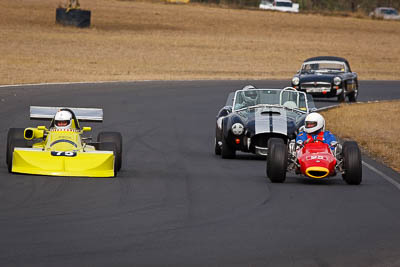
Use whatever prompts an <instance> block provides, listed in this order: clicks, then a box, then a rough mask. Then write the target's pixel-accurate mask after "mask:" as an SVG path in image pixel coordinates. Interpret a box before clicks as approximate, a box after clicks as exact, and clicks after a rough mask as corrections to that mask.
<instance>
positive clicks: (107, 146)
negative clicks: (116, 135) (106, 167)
mask: <svg viewBox="0 0 400 267" xmlns="http://www.w3.org/2000/svg"><path fill="white" fill-rule="evenodd" d="M97 147H98V150H102V151H113V152H114V158H115V160H114V177H115V176H117V172H118V170H117V165H118V164H121V163H120V162H118V157H117V155H118V149H117V146H116V145H115V143H114V142H104V143H99V144H98V146H97Z"/></svg>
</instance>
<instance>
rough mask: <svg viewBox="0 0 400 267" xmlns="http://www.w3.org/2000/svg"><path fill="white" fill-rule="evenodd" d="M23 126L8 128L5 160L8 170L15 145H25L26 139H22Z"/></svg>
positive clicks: (10, 166)
mask: <svg viewBox="0 0 400 267" xmlns="http://www.w3.org/2000/svg"><path fill="white" fill-rule="evenodd" d="M24 130H25V128H10V129H9V130H8V134H7V150H6V151H7V154H6V162H7V169H8V172H11V170H12V160H13V153H14V148H16V147H27V146H28V144H27V141H26V140H25V139H24Z"/></svg>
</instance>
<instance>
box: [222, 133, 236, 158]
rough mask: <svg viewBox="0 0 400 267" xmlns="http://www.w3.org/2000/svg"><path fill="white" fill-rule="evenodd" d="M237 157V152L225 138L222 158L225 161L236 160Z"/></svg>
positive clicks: (223, 138)
mask: <svg viewBox="0 0 400 267" xmlns="http://www.w3.org/2000/svg"><path fill="white" fill-rule="evenodd" d="M235 156H236V150H235V149H234V148H233V147H231V146H230V145H229V144H228V143H227V142H226V139H225V137H222V147H221V157H222V158H223V159H234V158H235Z"/></svg>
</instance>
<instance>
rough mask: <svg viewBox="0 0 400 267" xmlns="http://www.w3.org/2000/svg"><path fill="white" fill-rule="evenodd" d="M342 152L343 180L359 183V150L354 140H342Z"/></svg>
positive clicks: (360, 173)
mask: <svg viewBox="0 0 400 267" xmlns="http://www.w3.org/2000/svg"><path fill="white" fill-rule="evenodd" d="M342 153H343V167H344V173H343V174H342V177H343V180H344V181H345V182H346V183H347V184H351V185H359V184H360V183H361V181H362V163H361V151H360V149H359V148H358V145H357V143H356V142H354V141H347V142H344V144H343V147H342Z"/></svg>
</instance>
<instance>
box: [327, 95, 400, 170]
mask: <svg viewBox="0 0 400 267" xmlns="http://www.w3.org/2000/svg"><path fill="white" fill-rule="evenodd" d="M322 114H323V115H324V116H325V119H326V127H327V129H329V130H330V131H332V132H333V133H334V134H337V135H338V136H340V137H341V138H345V139H353V140H356V141H357V142H358V143H359V145H361V146H362V147H363V148H364V149H366V150H367V151H368V152H369V153H370V154H371V155H372V156H374V157H375V158H380V159H382V160H383V161H384V163H386V164H388V165H389V166H391V167H392V168H393V169H395V170H397V171H400V143H399V140H398V139H399V138H398V136H399V132H400V116H399V114H400V101H385V102H380V103H365V104H360V103H359V104H345V105H341V106H340V107H339V108H335V109H331V110H327V111H324V112H322ZM349 122H351V123H349Z"/></svg>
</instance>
